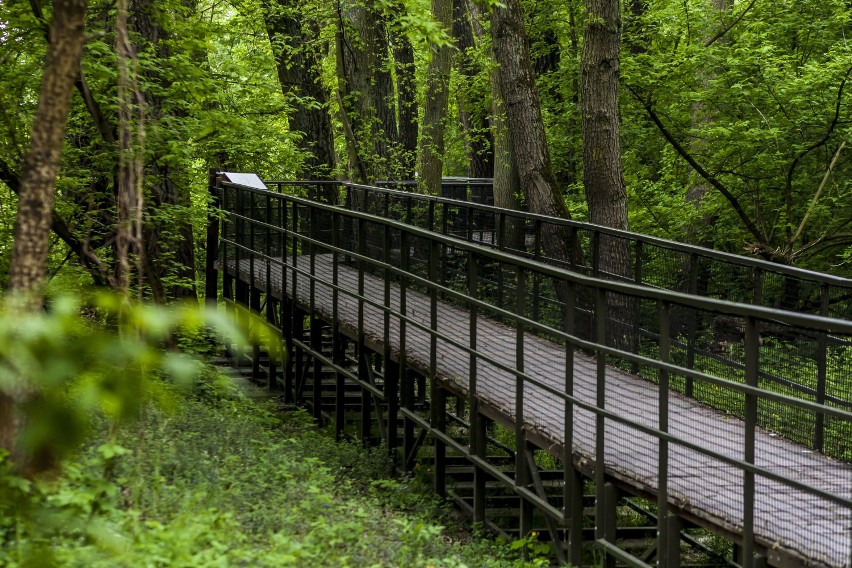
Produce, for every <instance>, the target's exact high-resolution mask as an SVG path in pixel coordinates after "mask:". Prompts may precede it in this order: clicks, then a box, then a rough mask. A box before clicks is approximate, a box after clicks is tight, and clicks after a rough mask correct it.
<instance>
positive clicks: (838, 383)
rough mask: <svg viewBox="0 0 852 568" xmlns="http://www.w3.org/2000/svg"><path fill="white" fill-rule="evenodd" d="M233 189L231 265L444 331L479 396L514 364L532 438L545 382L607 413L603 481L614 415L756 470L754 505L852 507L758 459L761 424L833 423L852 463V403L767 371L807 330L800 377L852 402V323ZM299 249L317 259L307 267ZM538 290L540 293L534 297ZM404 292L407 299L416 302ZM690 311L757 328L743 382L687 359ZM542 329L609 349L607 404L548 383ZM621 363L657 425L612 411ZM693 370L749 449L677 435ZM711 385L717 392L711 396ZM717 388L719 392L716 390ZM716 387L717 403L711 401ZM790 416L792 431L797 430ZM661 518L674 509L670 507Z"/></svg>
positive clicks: (599, 355) (572, 407)
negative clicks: (642, 382) (455, 318)
mask: <svg viewBox="0 0 852 568" xmlns="http://www.w3.org/2000/svg"><path fill="white" fill-rule="evenodd" d="M220 186H221V189H222V191H223V195H222V196H221V206H222V208H223V210H224V211H225V227H224V230H223V239H222V243H223V249H222V254H221V262H222V264H223V265H224V266H229V262H232V263H234V265H235V266H237V267H239V266H241V261H242V260H246V259H249V260H254V259H257V260H260V261H261V263H260V265H258V266H264V267H265V270H270V268H269V267H270V266H274V267H275V270H280V271H281V272H282V273H283V274H285V281H286V278H287V277H288V276H287V274H288V273H292V274H294V275H295V274H298V275H299V277H300V278H308V279H310V281H311V283H312V284H311V300H310V302H311V305H313V302H314V299H313V294H314V284H316V285H324V286H331V287H333V288H334V290H335V293H340V294H348V295H351V296H352V297H354V298H355V299H356V300H357V302H359V305H364V304H371V305H373V306H374V307H377V308H379V309H381V310H383V311H384V313H385V317H386V318H388V317H392V318H394V319H395V320H396V321H398V322H399V324H398V325H399V326H400V328H401V329H402V330H403V331H402V332H401V333H402V334H403V335H404V329H405V326H406V325H408V326H412V327H418V328H419V329H421V330H422V331H425V332H427V333H429V334H430V335H431V337H432V338H433V339H432V342H433V353H434V345H435V343H434V342H435V341H437V340H441V341H442V342H445V343H447V344H448V345H453V346H454V347H456V348H459V349H461V350H463V351H464V352H465V353H467V354H468V355H469V356H470V358H471V369H472V372H471V374H470V376H469V377H468V380H469V381H470V384H469V386H468V389H469V390H468V392H470V393H475V392H476V382H475V381H476V373H475V369H476V368H477V364H479V365H492V366H494V367H498V368H500V369H501V370H502V371H504V372H508V373H510V374H511V375H512V376H513V377H514V379H515V385H514V389H515V392H514V400H515V403H514V412H515V416H516V428H517V435H518V436H519V439H522V438H523V436H524V435H525V432H526V429H528V428H529V427H530V426H531V425H530V424H528V423H526V422H525V421H526V420H530V419H532V418H531V417H529V416H526V417H525V416H524V414H523V409H524V408H525V406H524V396H529V395H530V392H531V391H530V389H539V390H541V391H545V392H547V393H548V394H549V395H552V396H554V397H557V399H560V400H561V401H562V402H563V403H564V405H565V416H566V417H567V418H566V419H567V420H568V421H569V422H570V420H571V418H570V417H571V416H572V413H573V412H575V411H577V410H579V409H582V410H584V411H587V412H591V413H593V414H594V415H595V423H596V431H595V440H596V447H597V452H596V457H595V460H596V467H595V472H596V475H600V478H599V481H601V482H602V481H603V480H604V477H603V475H604V473H603V472H604V469H605V464H604V451H603V449H604V443H605V437H606V433H605V428H604V424H605V422H606V421H613V422H617V423H619V424H623V425H625V426H626V427H628V428H629V429H631V430H633V431H635V432H639V433H642V434H645V435H650V436H653V437H655V438H656V439H657V440H658V441H659V444H660V445H659V452H660V456H663V455H664V453H665V452H668V451H669V446H672V447H674V446H678V447H683V448H688V449H689V450H691V451H695V452H698V453H700V454H701V455H704V456H706V457H708V458H709V459H712V460H716V461H718V462H720V463H723V464H726V465H728V466H733V467H734V468H736V469H738V470H740V471H743V472H746V473H747V474H748V475H746V476H745V477H744V481H743V486H742V493H741V498H742V499H744V500H745V502H746V503H747V505H748V504H749V502H750V506H751V511H752V513H753V507H754V498H755V476H757V477H758V478H762V479H768V480H772V481H775V482H779V483H782V484H784V485H786V486H787V487H789V488H791V490H795V491H803V492H805V493H808V494H811V495H813V496H815V497H817V498H819V499H824V500H828V501H830V502H832V503H835V504H836V505H837V506H839V507H841V508H843V509H844V510H850V509H852V499H850V498H849V496H848V494H847V493H845V492H844V491H845V490H844V491H839V492H837V493H833V492H831V491H828V490H825V489H824V488H820V487H817V486H814V485H810V484H809V483H807V482H803V481H796V480H791V479H789V478H788V476H787V475H786V474H783V473H780V472H779V471H777V470H772V469H767V468H764V467H761V466H758V465H756V463H757V462H756V461H755V452H756V451H757V448H756V447H755V430H756V428H758V427H759V426H762V427H765V428H769V429H772V430H781V431H782V433H783V434H784V435H785V436H788V437H791V438H793V439H802V438H804V439H805V441H810V440H812V439H814V438H815V436H816V433H817V432H820V436H821V442H822V446H823V449H824V451H825V452H826V453H828V454H833V455H836V457H840V458H842V459H845V460H850V457H852V456H850V454H852V451H850V449H848V448H845V447H843V446H844V444H847V443H848V439H850V437H852V429H851V428H852V412H850V411H849V410H846V409H843V408H838V407H837V406H836V405H832V404H830V403H829V402H828V401H826V400H825V397H824V396H823V399H822V400H820V397H819V396H817V397H816V400H807V399H806V398H804V397H801V396H797V395H796V394H791V393H790V392H786V391H785V390H784V389H780V388H777V385H776V384H774V383H770V384H766V383H764V382H762V381H761V380H760V372H761V366H762V365H763V364H764V361H765V360H766V359H767V356H770V355H772V354H773V353H774V351H776V350H777V349H779V346H778V345H777V344H775V343H774V342H772V341H765V340H762V338H765V337H768V336H772V335H776V336H783V337H790V338H793V339H794V341H795V342H796V343H799V344H812V345H813V347H814V358H813V359H812V360H811V361H812V362H813V365H804V368H803V369H800V370H799V373H801V374H803V375H804V374H807V375H808V378H809V380H811V381H812V382H813V383H815V384H817V383H822V389H823V393H824V394H825V389H826V388H827V387H826V383H828V384H830V389H829V390H831V389H834V390H835V391H836V392H835V393H834V395H833V396H835V397H836V398H837V399H838V400H842V401H845V402H849V401H850V400H852V392H850V390H852V386H850V382H852V369H850V366H852V358H850V357H847V356H845V355H846V354H845V353H844V352H834V351H832V348H831V347H826V338H827V337H829V336H836V337H838V338H840V339H842V340H844V341H848V340H849V338H850V337H852V322H849V321H846V320H841V319H837V318H830V317H823V316H819V315H813V314H803V313H796V312H791V311H786V310H778V309H774V308H768V307H764V306H759V305H749V304H743V303H735V302H730V301H725V300H719V299H715V298H707V297H702V296H697V295H693V294H686V293H682V292H677V291H671V290H664V289H657V288H652V287H649V286H644V285H639V284H636V283H631V282H623V281H616V280H606V279H602V278H598V277H593V276H589V275H584V274H581V273H578V272H575V271H570V270H566V269H564V268H562V267H559V266H552V265H548V264H545V263H542V262H539V261H537V260H535V259H529V258H523V257H522V256H519V255H517V254H511V253H507V252H504V251H501V250H497V249H495V248H489V247H484V246H482V245H481V244H478V243H475V242H470V241H467V240H461V239H458V238H454V237H452V236H449V235H444V234H439V233H435V232H433V231H429V230H426V229H422V228H419V227H415V226H411V225H406V224H403V223H400V222H397V221H394V220H392V219H388V218H382V217H378V216H375V215H371V214H368V213H364V212H361V211H353V210H347V209H344V208H340V207H336V206H332V205H327V204H322V203H318V202H316V201H313V200H309V199H303V198H300V197H295V196H292V195H286V194H283V193H280V192H271V191H265V190H257V189H252V188H248V187H243V186H237V185H233V184H228V183H221V184H220ZM320 255H331V256H333V258H334V267H335V273H334V278H333V279H332V280H322V279H317V276H316V275H315V274H313V273H312V270H313V266H314V263H315V259H316V258H318V257H319V256H320ZM298 258H305V259H307V260H305V261H303V262H302V263H301V264H299V263H298V262H297V259H298ZM459 258H463V259H464V262H463V266H460V264H459V263H458V259H459ZM346 263H349V264H350V265H351V266H353V267H356V268H357V271H358V273H359V282H361V284H360V286H359V289H358V290H357V291H353V290H347V289H345V288H342V287H339V286H338V285H337V272H336V271H337V270H338V267H339V266H343V265H345V264H346ZM249 266H250V269H251V270H255V266H256V263H255V262H250V263H249ZM496 273H499V274H501V275H502V277H503V278H504V279H505V280H511V281H512V282H511V284H512V285H511V287H510V288H511V289H510V290H509V292H508V293H509V295H511V296H512V298H511V300H512V301H510V302H509V301H506V299H505V298H504V297H503V296H505V295H506V293H507V292H506V290H498V289H497V288H496V287H495V286H493V285H492V284H493V282H494V280H493V279H492V278H490V277H489V275H492V276H493V275H494V274H496ZM366 274H375V275H378V276H380V277H382V278H384V279H385V280H386V281H387V282H393V285H394V286H396V287H398V289H399V293H400V294H401V295H402V298H404V297H405V294H406V290H411V291H420V292H422V293H423V294H426V295H427V296H428V297H429V298H430V299H431V303H432V308H431V312H432V314H433V315H432V317H431V324H430V323H428V322H427V323H424V322H423V321H422V320H418V319H416V318H414V317H413V316H412V314H410V313H406V312H405V311H404V309H401V308H400V309H394V308H393V306H392V305H391V304H390V300H389V288H388V287H387V285H386V286H385V293H384V300H383V299H382V298H381V294H379V296H378V297H377V296H376V295H370V294H368V293H366V291H365V290H364V285H363V282H364V278H365V275H366ZM294 278H295V276H294ZM507 288H508V287H507ZM536 290H538V292H539V293H538V294H535V293H534V292H535V291H536ZM546 291H549V292H550V297H551V300H552V307H551V308H550V309H549V310H548V311H549V312H550V313H548V314H543V313H541V312H542V310H541V306H538V307H537V304H538V299H539V297H541V296H543V295H546V294H545V292H546ZM498 296H500V297H499V298H498ZM582 298H591V301H592V302H593V304H594V311H593V313H592V314H591V319H590V321H588V322H587V323H588V325H585V326H582V325H578V323H579V322H581V320H583V319H584V318H589V314H587V313H586V312H584V311H581V310H580V307H581V302H580V299H582ZM439 301H443V302H448V303H453V304H456V305H459V306H462V307H464V308H465V309H467V310H468V311H469V313H470V320H469V337H468V339H467V340H466V341H459V339H458V338H456V337H453V336H452V335H450V334H447V333H444V332H439V330H438V328H439V326H438V323H437V322H436V321H435V315H434V314H435V313H436V308H435V306H436V304H437V302H439ZM401 302H402V303H401V305H403V306H404V305H405V302H404V299H403V300H401ZM624 309H628V310H630V309H633V310H638V311H640V312H643V313H644V317H643V321H644V322H645V324H644V326H643V329H646V330H648V331H649V332H650V333H652V334H653V336H654V337H655V338H656V341H655V346H653V347H655V348H654V349H649V347H652V346H651V345H649V344H648V343H647V342H643V343H641V344H640V346H641V348H640V349H638V350H634V349H633V347H634V346H635V344H634V343H632V342H623V341H620V339H619V336H618V334H615V335H612V334H611V333H610V331H611V330H610V329H608V328H609V327H610V324H611V323H612V322H613V321H616V322H617V321H619V320H618V319H617V318H612V317H609V314H610V313H611V312H618V311H621V310H624ZM677 310H686V311H689V313H692V314H703V315H706V316H708V319H709V317H710V316H713V317H716V316H719V315H723V316H724V317H726V318H730V319H731V320H733V321H735V322H737V324H738V325H741V326H742V328H743V329H744V333H743V337H742V339H741V340H740V341H737V342H736V343H737V345H736V347H737V348H738V349H741V350H742V353H743V356H742V365H743V369H742V372H741V373H740V376H739V377H738V378H737V379H732V378H730V377H728V376H725V375H723V374H721V373H718V372H715V371H713V370H702V371H699V370H696V369H695V368H692V367H690V366H689V364H688V361H686V360H685V359H684V358H683V357H681V358H680V359H679V358H678V353H677V352H676V351H677V349H676V348H674V344H673V339H675V337H676V330H675V329H674V328H673V326H672V325H671V324H672V321H673V319H674V318H673V314H674V312H676V311H677ZM482 317H488V318H491V319H494V320H497V321H501V322H503V324H504V325H507V326H510V327H511V328H514V329H515V330H516V334H515V342H516V347H517V348H518V349H519V350H518V351H517V357H516V360H515V365H514V366H507V365H506V364H505V363H504V362H501V361H499V360H495V359H493V358H490V359H489V358H488V356H487V355H486V354H484V353H483V352H482V351H481V350H480V349H478V348H477V344H476V333H477V326H478V325H481V320H482ZM386 321H387V319H386ZM359 325H360V323H359ZM532 331H535V332H537V333H538V334H539V335H541V336H544V337H548V338H550V339H552V340H553V341H555V342H559V343H562V344H564V345H566V347H571V348H572V349H567V350H566V368H567V369H569V370H570V369H573V363H572V361H573V360H574V358H573V355H571V353H572V352H573V351H574V350H575V349H579V350H585V351H587V352H590V353H594V354H595V358H596V361H597V365H596V371H595V372H596V374H597V380H596V387H595V388H596V398H595V401H596V402H595V403H592V402H590V401H589V400H588V399H584V398H583V397H582V396H580V395H579V394H577V393H574V392H572V390H571V386H570V385H571V384H573V383H572V381H571V380H568V382H567V383H565V384H566V386H565V388H554V387H553V386H552V384H549V383H547V382H545V381H543V380H542V376H541V374H540V373H536V372H532V371H530V370H528V369H525V366H524V362H523V359H522V353H523V344H524V342H525V341H529V340H528V339H525V337H526V334H527V333H529V332H532ZM387 333H389V330H388V327H387V326H385V334H386V336H385V342H386V343H387V342H389V341H390V340H389V338H388V337H387ZM844 349H845V348H844ZM403 351H404V348H401V350H400V356H403V355H402V353H403ZM681 355H684V354H681ZM770 359H771V357H770ZM619 362H622V363H626V364H627V365H629V366H635V367H636V368H637V369H638V371H639V373H640V375H642V376H644V377H645V378H647V379H649V380H652V381H654V382H655V383H657V384H658V385H659V388H658V389H655V390H656V393H658V394H657V396H658V397H659V399H658V401H657V408H656V410H657V414H656V416H654V417H653V418H652V419H651V421H650V422H648V421H642V420H639V419H638V417H636V416H625V415H619V414H617V413H614V412H613V411H611V410H610V409H609V404H610V403H608V402H606V401H607V398H606V392H607V377H608V376H609V375H610V374H611V373H612V372H613V371H612V370H611V369H612V367H610V366H609V365H610V364H611V363H619ZM569 364H570V365H569ZM435 365H436V364H435V360H434V356H433V360H432V363H431V371H432V373H431V376H433V377H434V376H435V372H436V370H437V369H436V367H435ZM569 373H570V371H569ZM569 379H570V377H569ZM687 379H691V380H692V381H693V382H694V388H695V395H696V397H697V398H699V399H702V397H703V400H704V401H705V402H708V403H711V404H712V403H713V402H715V406H717V407H720V408H722V410H725V411H728V412H731V413H733V414H737V415H740V416H741V417H742V418H743V428H744V432H745V437H744V444H745V447H743V448H740V450H741V453H740V454H739V455H740V456H744V457H732V456H731V455H729V454H726V453H724V452H721V451H720V450H719V449H718V448H716V447H708V445H707V443H705V441H704V440H703V439H687V438H684V437H683V436H676V435H673V434H672V433H671V432H669V431H668V420H669V417H668V415H667V410H666V409H667V408H668V405H669V398H670V397H671V396H676V395H671V394H670V387H676V386H677V384H678V382H680V383H681V384H682V383H683V382H684V381H686V380H687ZM827 379H830V380H827ZM678 390H682V389H678ZM699 391H700V393H703V394H702V395H701V396H699ZM708 393H710V394H713V393H715V395H714V397H710V394H708ZM708 397H710V398H713V399H714V400H713V401H710V400H708ZM726 405H727V406H726ZM776 413H777V414H778V415H779V416H780V417H781V422H783V423H779V422H777V421H773V419H772V416H773V415H775V414H776ZM785 424H786V425H787V426H790V428H792V429H788V430H787V431H783V429H784V426H785ZM532 426H533V427H535V426H536V425H535V424H533V425H532ZM800 428H802V429H807V432H805V433H804V435H803V436H802V435H800V434H802V432H799V431H798V430H797V429H800ZM564 443H565V445H566V446H567V448H568V454H567V455H568V456H570V455H571V453H570V452H571V444H572V441H571V440H570V439H566V440H564ZM791 459H792V460H794V461H795V456H791ZM568 461H569V462H570V461H571V460H568ZM665 463H666V460H664V459H662V457H661V458H660V464H661V465H660V468H662V469H659V470H658V472H657V474H658V485H659V490H660V491H661V492H662V495H663V499H662V500H661V501H660V503H661V504H664V503H666V502H667V501H666V498H665V497H666V495H665V492H666V471H664V469H665V466H664V465H663V464H665ZM603 485H604V484H603V483H600V484H599V485H598V488H599V491H603V488H602V486H603ZM519 491H520V490H519ZM747 510H749V509H748V507H747ZM660 517H661V518H663V517H664V515H663V511H661V514H660ZM754 523H755V520H754V518H753V517H751V518H749V517H748V514H747V518H744V519H743V535H744V536H743V538H744V539H747V538H752V537H753V534H754V532H753V531H754ZM749 535H752V536H749ZM840 538H842V535H841V537H840Z"/></svg>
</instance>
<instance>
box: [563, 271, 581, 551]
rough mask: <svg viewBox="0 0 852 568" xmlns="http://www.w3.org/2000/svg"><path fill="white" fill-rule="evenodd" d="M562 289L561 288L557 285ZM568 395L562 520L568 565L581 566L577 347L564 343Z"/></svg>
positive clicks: (569, 321)
mask: <svg viewBox="0 0 852 568" xmlns="http://www.w3.org/2000/svg"><path fill="white" fill-rule="evenodd" d="M557 285H559V284H557ZM565 286H566V289H567V290H566V298H565V333H567V334H568V335H574V315H575V314H574V306H575V303H576V297H577V289H576V286H575V285H574V282H565ZM565 395H566V398H565V399H564V405H563V413H564V416H565V418H564V420H565V422H564V424H563V428H564V438H565V443H564V445H563V453H562V470H563V471H562V478H563V495H562V502H563V504H564V512H563V520H564V524H566V525H568V527H569V530H568V561H569V562H570V563H571V564H572V565H574V566H580V564H581V562H582V558H583V478H582V476H581V475H580V473H579V472H578V471H577V470H576V469H575V468H574V403H573V402H571V401H570V400H569V399H568V397H573V396H574V345H573V344H572V342H571V341H570V340H568V341H566V342H565Z"/></svg>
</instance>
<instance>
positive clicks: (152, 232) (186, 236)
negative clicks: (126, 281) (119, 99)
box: [131, 0, 198, 302]
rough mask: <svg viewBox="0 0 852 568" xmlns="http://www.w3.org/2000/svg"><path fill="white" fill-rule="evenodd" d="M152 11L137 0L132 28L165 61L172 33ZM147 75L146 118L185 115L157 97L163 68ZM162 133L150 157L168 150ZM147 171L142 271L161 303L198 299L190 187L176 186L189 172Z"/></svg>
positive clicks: (151, 166)
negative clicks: (173, 300) (146, 204)
mask: <svg viewBox="0 0 852 568" xmlns="http://www.w3.org/2000/svg"><path fill="white" fill-rule="evenodd" d="M154 10H155V8H154V2H153V0H134V1H133V2H132V3H131V25H132V27H133V28H134V29H135V31H136V32H137V33H138V34H139V36H140V37H141V38H142V39H143V40H145V41H146V42H147V44H148V45H149V46H150V47H151V48H152V49H153V51H154V52H155V53H156V54H157V56H158V57H160V58H167V57H170V56H171V55H172V53H171V47H170V45H171V44H172V42H171V41H170V40H171V39H173V34H172V32H170V31H169V30H168V29H164V27H163V26H162V25H161V23H160V22H159V20H158V18H157V17H156V15H155V14H154ZM146 75H147V79H148V82H150V83H151V84H153V85H155V88H154V89H151V91H152V92H146V93H145V97H146V101H147V109H148V120H149V121H150V122H151V123H156V122H157V121H161V120H163V119H166V118H168V117H170V116H182V115H183V114H184V111H183V110H182V109H181V108H180V107H178V108H177V109H173V108H170V107H169V105H170V103H171V101H170V100H169V99H168V98H167V96H164V95H161V94H159V93H164V92H165V93H167V92H168V89H169V88H170V87H171V78H170V77H168V76H167V75H166V74H165V73H163V72H161V71H160V70H151V71H148V72H146ZM152 130H153V129H152ZM159 131H160V132H161V133H162V134H163V137H162V138H161V139H154V138H153V137H150V138H149V143H148V146H149V151H148V155H151V154H153V155H154V156H156V155H157V154H158V153H159V151H160V150H158V145H162V146H165V145H167V144H168V143H169V142H170V140H169V139H168V138H166V137H168V136H169V135H170V132H169V131H168V130H167V129H159ZM162 146H160V147H162ZM145 173H146V174H147V177H146V181H145V187H146V188H147V189H148V191H149V192H150V205H151V207H149V208H148V210H147V211H146V213H147V215H146V218H145V225H144V230H143V236H144V239H143V240H144V244H145V250H144V252H143V256H144V258H143V262H142V270H143V271H144V277H145V280H146V284H148V286H149V287H150V289H151V295H152V296H153V298H154V299H155V300H156V301H158V302H166V301H168V300H171V299H179V298H193V299H197V298H198V292H197V287H196V283H195V245H194V237H193V233H192V223H191V221H192V220H191V218H190V215H189V211H190V198H189V188H188V187H186V186H184V184H181V183H178V180H180V179H181V178H182V177H184V176H185V172H184V171H183V170H182V168H181V167H180V166H178V167H175V166H170V165H168V164H160V163H159V162H158V161H157V160H149V161H148V163H147V168H146V172H145ZM141 276H142V275H140V278H141ZM169 281H171V283H169Z"/></svg>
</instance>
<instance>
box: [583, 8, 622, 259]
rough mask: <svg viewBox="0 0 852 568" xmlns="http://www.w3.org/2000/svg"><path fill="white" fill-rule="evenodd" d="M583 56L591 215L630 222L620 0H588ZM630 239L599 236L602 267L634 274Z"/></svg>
mask: <svg viewBox="0 0 852 568" xmlns="http://www.w3.org/2000/svg"><path fill="white" fill-rule="evenodd" d="M586 10H587V12H588V14H587V17H586V21H587V24H586V31H585V37H584V42H583V57H582V64H581V67H582V81H581V84H582V110H583V112H582V114H583V185H584V186H585V190H586V202H587V203H588V205H589V221H591V222H592V223H595V224H598V225H605V226H607V227H613V228H616V229H626V228H627V191H626V188H625V184H624V174H623V172H622V169H621V141H620V140H619V124H618V120H619V115H618V77H619V42H620V36H621V10H620V5H619V2H618V0H588V1H587V2H586ZM629 253H630V251H629V250H628V244H627V241H625V240H623V239H613V238H605V239H604V241H602V242H601V258H600V264H599V270H600V271H602V272H608V273H611V274H615V275H618V276H628V275H629V274H630V268H631V267H630V254H629Z"/></svg>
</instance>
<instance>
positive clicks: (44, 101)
mask: <svg viewBox="0 0 852 568" xmlns="http://www.w3.org/2000/svg"><path fill="white" fill-rule="evenodd" d="M85 13H86V0H56V1H55V2H54V3H53V23H52V25H51V28H50V45H49V46H48V50H47V58H46V61H45V65H44V76H43V77H42V82H41V90H40V91H39V104H38V110H37V111H36V116H35V121H34V122H33V132H32V136H31V137H30V149H29V152H28V153H27V157H26V160H25V162H24V171H23V174H22V175H21V185H20V191H19V194H18V195H19V196H18V214H17V217H16V219H15V243H14V245H13V248H12V262H11V265H10V267H9V289H10V290H11V291H15V292H19V293H26V294H29V295H30V296H31V301H32V303H31V305H32V306H33V307H35V308H37V307H38V306H40V305H41V289H42V286H43V285H44V276H45V263H46V261H47V244H48V237H49V235H50V222H51V219H52V213H53V197H54V193H55V190H56V185H55V184H56V175H57V172H58V170H59V158H60V155H61V153H62V142H63V138H64V137H65V122H66V120H67V119H68V111H69V108H70V104H71V93H72V91H73V87H74V82H75V81H76V79H77V73H78V69H79V66H80V57H81V54H82V50H83V41H84V38H83V26H84V19H85Z"/></svg>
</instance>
